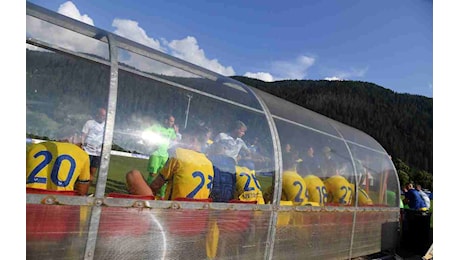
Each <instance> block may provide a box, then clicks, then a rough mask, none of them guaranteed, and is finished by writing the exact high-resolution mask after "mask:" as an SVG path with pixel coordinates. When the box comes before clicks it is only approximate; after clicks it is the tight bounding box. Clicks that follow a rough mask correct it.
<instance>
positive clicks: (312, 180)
mask: <svg viewBox="0 0 460 260" xmlns="http://www.w3.org/2000/svg"><path fill="white" fill-rule="evenodd" d="M303 180H304V181H305V185H306V189H307V194H308V196H307V198H308V201H309V202H316V203H318V204H317V205H318V206H323V205H324V203H326V202H327V189H326V185H324V183H323V181H322V180H321V179H320V178H319V177H318V176H315V175H311V174H309V175H307V176H305V177H304V178H303Z"/></svg>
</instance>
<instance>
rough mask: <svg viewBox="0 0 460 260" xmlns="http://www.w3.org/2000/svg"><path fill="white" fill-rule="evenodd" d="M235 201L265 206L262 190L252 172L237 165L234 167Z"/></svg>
mask: <svg viewBox="0 0 460 260" xmlns="http://www.w3.org/2000/svg"><path fill="white" fill-rule="evenodd" d="M235 199H239V200H241V201H257V204H265V201H264V198H263V194H262V189H261V186H260V183H259V181H258V180H257V178H256V175H255V171H254V170H250V169H249V168H247V167H243V166H239V165H237V166H236V192H235Z"/></svg>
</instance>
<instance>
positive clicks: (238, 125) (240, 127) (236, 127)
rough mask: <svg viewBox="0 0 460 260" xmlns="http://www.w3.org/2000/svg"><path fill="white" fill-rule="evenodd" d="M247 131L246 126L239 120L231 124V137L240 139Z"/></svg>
mask: <svg viewBox="0 0 460 260" xmlns="http://www.w3.org/2000/svg"><path fill="white" fill-rule="evenodd" d="M247 130H248V127H247V126H246V124H245V123H243V122H242V121H240V120H237V121H235V123H233V127H232V135H233V136H234V137H239V138H241V137H243V136H244V134H245V133H246V131H247Z"/></svg>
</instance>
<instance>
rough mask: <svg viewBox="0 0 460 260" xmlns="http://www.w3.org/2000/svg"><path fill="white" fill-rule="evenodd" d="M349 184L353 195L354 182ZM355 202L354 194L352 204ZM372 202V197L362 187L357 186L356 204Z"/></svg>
mask: <svg viewBox="0 0 460 260" xmlns="http://www.w3.org/2000/svg"><path fill="white" fill-rule="evenodd" d="M350 185H351V189H352V190H353V195H354V194H355V185H354V184H350ZM355 203H356V200H355V196H353V197H352V205H355ZM373 204H374V203H373V202H372V199H371V198H370V197H369V195H368V194H367V192H366V191H365V190H364V189H363V188H361V187H358V206H371V205H373Z"/></svg>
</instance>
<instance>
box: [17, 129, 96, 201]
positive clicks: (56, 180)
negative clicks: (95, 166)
mask: <svg viewBox="0 0 460 260" xmlns="http://www.w3.org/2000/svg"><path fill="white" fill-rule="evenodd" d="M71 136H72V134H71V133H70V131H68V130H64V129H62V130H61V131H60V133H59V138H58V139H59V141H57V142H55V141H47V142H42V143H36V144H32V145H31V146H29V147H28V148H27V151H26V187H27V188H29V190H28V191H27V192H29V191H30V192H34V193H37V192H40V191H54V192H56V191H59V192H64V191H65V192H66V194H68V193H69V191H73V192H75V194H76V195H86V194H87V193H88V189H89V180H90V167H89V166H90V165H89V156H88V154H87V153H86V152H85V151H84V150H83V149H82V148H80V147H78V146H77V145H75V144H72V143H69V142H68V140H69V138H70V137H71ZM71 194H72V193H71Z"/></svg>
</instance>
